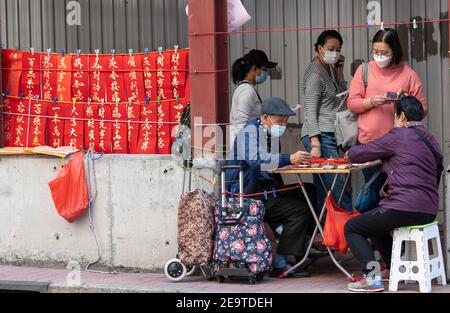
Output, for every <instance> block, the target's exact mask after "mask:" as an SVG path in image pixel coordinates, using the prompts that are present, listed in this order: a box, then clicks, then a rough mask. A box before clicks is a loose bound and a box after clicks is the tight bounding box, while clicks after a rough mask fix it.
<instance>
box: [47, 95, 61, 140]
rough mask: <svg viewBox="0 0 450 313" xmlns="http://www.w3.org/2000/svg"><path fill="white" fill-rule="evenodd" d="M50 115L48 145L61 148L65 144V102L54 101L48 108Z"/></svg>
mask: <svg viewBox="0 0 450 313" xmlns="http://www.w3.org/2000/svg"><path fill="white" fill-rule="evenodd" d="M47 112H48V115H49V116H50V117H51V118H49V120H48V131H47V133H48V145H49V146H50V147H52V148H59V147H62V146H63V145H64V120H62V119H61V118H62V117H64V110H63V104H61V103H56V102H54V103H53V104H52V105H49V107H48V109H47Z"/></svg>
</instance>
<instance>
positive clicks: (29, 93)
mask: <svg viewBox="0 0 450 313" xmlns="http://www.w3.org/2000/svg"><path fill="white" fill-rule="evenodd" d="M40 64H41V54H39V53H33V52H24V53H23V59H22V77H21V84H20V87H21V91H22V92H23V94H24V96H25V98H28V97H31V98H35V97H36V96H40V95H41V74H40V73H41V72H40V68H39V67H40Z"/></svg>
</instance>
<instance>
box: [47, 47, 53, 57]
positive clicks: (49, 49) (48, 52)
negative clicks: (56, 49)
mask: <svg viewBox="0 0 450 313" xmlns="http://www.w3.org/2000/svg"><path fill="white" fill-rule="evenodd" d="M51 53H52V49H51V48H48V49H47V56H48V57H50V54H51Z"/></svg>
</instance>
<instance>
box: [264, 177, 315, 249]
mask: <svg viewBox="0 0 450 313" xmlns="http://www.w3.org/2000/svg"><path fill="white" fill-rule="evenodd" d="M294 186H296V185H288V186H286V185H284V186H277V189H284V188H289V187H294ZM305 188H306V190H307V193H308V196H309V198H310V199H311V202H312V203H313V204H314V203H316V189H315V186H314V185H312V184H305ZM266 190H270V189H266ZM258 199H259V200H262V201H263V202H264V204H265V207H266V214H265V216H264V220H265V221H266V222H267V223H269V224H271V225H275V224H282V225H283V232H282V234H281V237H280V239H279V242H278V253H279V254H283V255H294V256H298V257H302V256H303V255H304V254H305V241H306V236H307V235H308V234H311V233H312V231H313V230H314V219H313V216H312V215H311V211H310V210H309V207H308V203H307V202H306V199H305V197H304V195H303V193H302V191H301V189H293V190H289V191H285V192H280V193H278V194H277V197H276V198H274V197H273V196H272V195H270V192H269V197H268V199H267V200H265V199H264V197H258Z"/></svg>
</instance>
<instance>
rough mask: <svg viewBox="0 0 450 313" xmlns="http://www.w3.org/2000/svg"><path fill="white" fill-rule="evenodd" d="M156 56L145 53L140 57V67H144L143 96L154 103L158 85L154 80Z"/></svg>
mask: <svg viewBox="0 0 450 313" xmlns="http://www.w3.org/2000/svg"><path fill="white" fill-rule="evenodd" d="M157 58H158V54H156V53H147V54H144V55H143V57H142V66H143V67H144V89H145V96H146V97H148V98H149V99H150V101H154V100H156V99H157V97H158V83H157V80H156V62H157Z"/></svg>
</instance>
